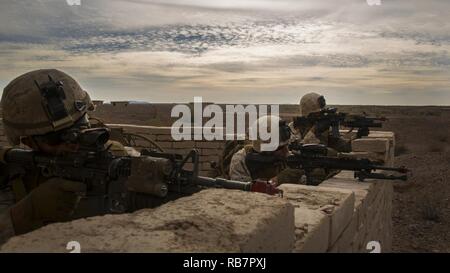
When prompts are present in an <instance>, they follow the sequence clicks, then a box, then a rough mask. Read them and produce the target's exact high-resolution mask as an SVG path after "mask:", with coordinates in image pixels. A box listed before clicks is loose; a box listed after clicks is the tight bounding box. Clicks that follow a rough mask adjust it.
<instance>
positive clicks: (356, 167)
mask: <svg viewBox="0 0 450 273" xmlns="http://www.w3.org/2000/svg"><path fill="white" fill-rule="evenodd" d="M291 148H293V149H292V150H291V154H290V155H288V157H287V158H277V157H273V156H271V155H263V154H257V153H253V154H249V160H251V161H253V162H260V163H261V164H268V165H270V164H276V163H277V162H283V163H285V164H286V165H287V166H288V167H290V168H293V169H302V170H304V171H305V175H306V181H307V184H309V185H315V183H314V182H313V179H312V177H311V173H312V171H313V170H314V169H317V168H319V169H327V170H349V171H354V177H355V178H357V179H358V180H359V181H364V180H365V179H367V178H373V179H385V180H403V181H406V180H407V175H406V173H407V172H408V171H409V170H408V169H406V168H405V167H399V168H393V167H387V166H383V165H382V164H381V163H380V162H376V161H372V160H369V159H365V158H363V159H355V158H348V157H336V156H327V153H328V149H327V147H326V146H324V145H320V144H319V145H318V144H304V145H297V147H291ZM377 170H380V171H391V172H397V173H400V174H401V175H393V174H385V173H379V172H374V171H377Z"/></svg>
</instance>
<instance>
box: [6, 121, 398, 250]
mask: <svg viewBox="0 0 450 273" xmlns="http://www.w3.org/2000/svg"><path fill="white" fill-rule="evenodd" d="M116 126H119V125H116ZM113 127H114V126H113ZM120 127H123V128H125V130H126V131H128V132H133V133H139V134H143V135H145V136H146V137H148V138H150V139H153V140H155V141H157V143H158V144H159V145H161V146H162V147H164V148H165V149H166V150H167V151H169V152H177V153H181V154H183V153H186V152H187V151H189V150H190V149H191V148H197V149H198V150H199V151H200V154H201V162H202V164H201V170H202V175H214V171H213V170H212V168H211V166H210V164H209V162H210V161H216V160H218V158H219V155H220V154H221V152H222V146H223V142H221V141H217V142H206V141H173V140H172V139H171V137H170V129H169V128H159V127H146V126H122V125H120ZM3 143H4V138H3V137H2V130H0V144H2V145H3ZM352 146H353V149H354V153H353V155H354V156H362V157H371V158H373V159H381V160H384V161H385V163H386V164H387V165H392V164H393V163H394V161H393V159H394V158H393V156H394V155H393V151H394V147H395V138H394V134H393V133H390V132H373V133H372V134H371V135H370V136H369V137H367V138H364V139H361V140H357V141H354V142H353V145H352ZM281 188H282V189H283V190H284V195H283V197H282V198H281V197H270V196H266V195H263V194H258V193H248V192H239V191H231V190H218V189H215V190H205V191H202V192H200V193H197V194H195V195H193V196H191V197H187V198H182V199H179V200H176V201H174V202H171V203H168V204H165V205H163V206H161V207H159V208H157V209H153V210H151V209H147V210H142V211H139V212H136V213H133V214H127V215H108V216H101V217H94V218H89V219H82V220H77V221H73V222H70V223H60V224H52V225H49V226H47V227H44V228H42V229H40V230H37V231H34V232H32V233H29V234H26V235H23V236H19V237H15V238H13V239H11V240H10V241H9V242H8V243H6V244H5V245H3V246H2V248H1V251H4V252H11V251H19V252H22V251H26V252H30V251H31V252H67V250H66V248H65V244H66V243H67V242H68V241H73V240H76V241H80V243H82V251H83V250H84V251H85V252H98V251H102V252H104V251H106V252H136V251H138V252H147V251H148V252H185V251H188V252H218V251H219V252H221V251H224V252H369V250H367V244H368V243H369V242H371V241H377V242H379V243H380V245H381V251H382V252H389V251H390V249H391V244H392V219H391V218H392V216H391V215H392V197H393V188H392V184H391V183H390V182H386V181H377V180H368V181H366V182H357V181H356V180H355V179H354V178H353V177H352V173H350V172H342V173H340V174H339V175H337V176H336V177H334V178H332V179H330V180H327V181H325V182H324V183H322V184H321V185H320V186H318V187H312V186H304V185H293V184H286V185H282V186H281ZM198 204H200V205H198ZM170 211H172V212H173V213H168V212H170ZM168 215H170V217H169V216H168ZM141 230H144V231H145V232H142V231H141ZM102 231H108V232H102ZM205 236H206V237H205ZM113 238H114V240H116V241H114V240H113V241H114V242H111V240H112V239H113ZM155 238H159V239H157V240H155ZM205 238H207V240H206V241H205Z"/></svg>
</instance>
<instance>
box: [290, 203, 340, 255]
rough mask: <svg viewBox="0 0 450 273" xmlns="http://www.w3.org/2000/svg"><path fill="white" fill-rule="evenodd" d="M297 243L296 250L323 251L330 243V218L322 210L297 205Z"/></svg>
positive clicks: (295, 214)
mask: <svg viewBox="0 0 450 273" xmlns="http://www.w3.org/2000/svg"><path fill="white" fill-rule="evenodd" d="M294 216H295V228H296V243H295V249H294V252H301V253H323V252H326V251H327V249H328V245H329V242H328V240H329V236H330V227H331V221H330V218H329V217H328V216H327V215H326V214H325V213H324V212H322V211H319V210H313V209H308V208H304V207H296V208H295V212H294Z"/></svg>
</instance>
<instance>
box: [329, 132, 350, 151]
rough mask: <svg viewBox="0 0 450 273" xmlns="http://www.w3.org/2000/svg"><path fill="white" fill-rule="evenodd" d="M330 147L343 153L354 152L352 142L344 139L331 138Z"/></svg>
mask: <svg viewBox="0 0 450 273" xmlns="http://www.w3.org/2000/svg"><path fill="white" fill-rule="evenodd" d="M328 147H330V148H333V149H334V150H336V151H338V152H341V153H349V152H351V151H352V144H351V140H345V139H343V138H342V137H333V136H330V137H329V140H328Z"/></svg>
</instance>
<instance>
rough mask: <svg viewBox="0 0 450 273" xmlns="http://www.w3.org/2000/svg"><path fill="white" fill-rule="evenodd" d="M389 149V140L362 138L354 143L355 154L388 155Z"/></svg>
mask: <svg viewBox="0 0 450 273" xmlns="http://www.w3.org/2000/svg"><path fill="white" fill-rule="evenodd" d="M388 148H389V140H388V139H387V138H360V139H355V140H353V141H352V151H354V152H378V153H386V152H387V151H388Z"/></svg>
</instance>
